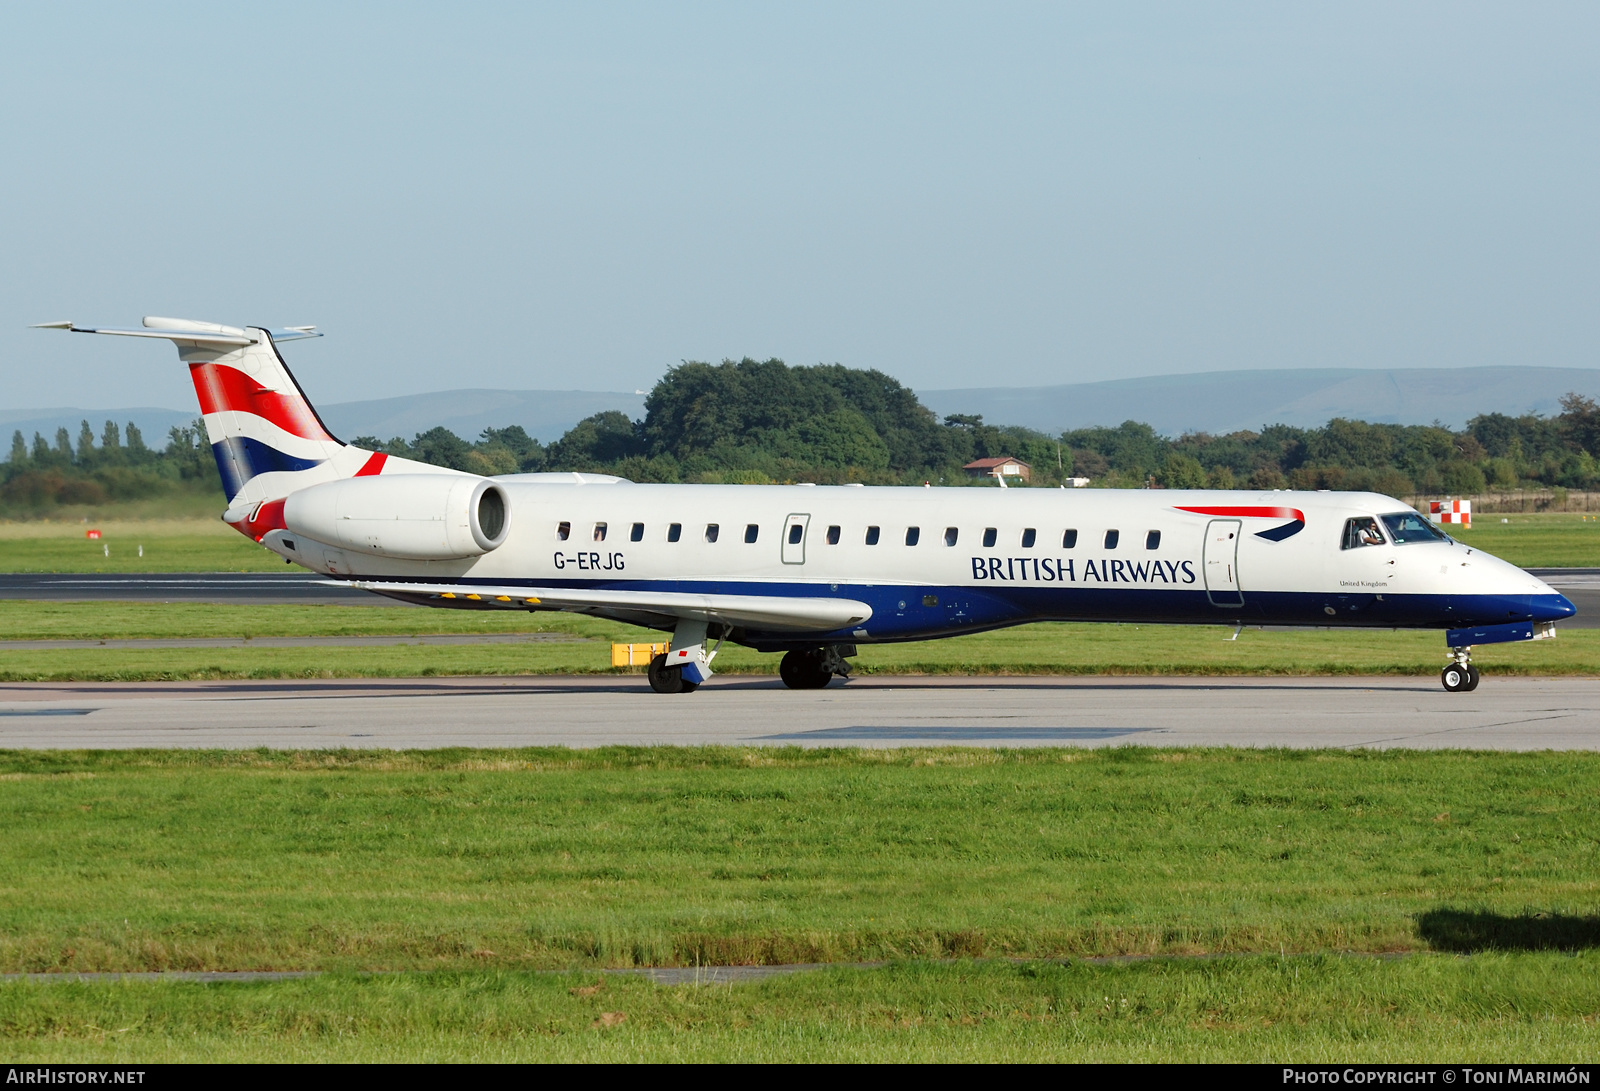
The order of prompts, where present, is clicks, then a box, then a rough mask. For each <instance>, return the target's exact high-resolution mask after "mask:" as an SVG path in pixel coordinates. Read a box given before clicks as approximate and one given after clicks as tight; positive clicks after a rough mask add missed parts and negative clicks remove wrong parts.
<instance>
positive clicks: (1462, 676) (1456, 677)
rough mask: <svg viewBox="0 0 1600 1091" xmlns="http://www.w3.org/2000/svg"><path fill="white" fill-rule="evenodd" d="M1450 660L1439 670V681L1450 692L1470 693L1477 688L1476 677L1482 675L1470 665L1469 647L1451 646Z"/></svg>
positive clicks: (1470, 651) (1470, 653) (1470, 654)
mask: <svg viewBox="0 0 1600 1091" xmlns="http://www.w3.org/2000/svg"><path fill="white" fill-rule="evenodd" d="M1450 658H1451V661H1450V662H1449V663H1447V664H1446V665H1445V668H1444V670H1442V671H1440V672H1439V681H1440V682H1442V683H1444V688H1445V689H1446V690H1448V691H1449V692H1451V693H1471V692H1472V691H1473V690H1475V689H1477V688H1478V679H1479V678H1480V677H1482V676H1481V675H1480V674H1479V673H1478V668H1477V667H1474V666H1473V665H1472V649H1471V648H1451V649H1450Z"/></svg>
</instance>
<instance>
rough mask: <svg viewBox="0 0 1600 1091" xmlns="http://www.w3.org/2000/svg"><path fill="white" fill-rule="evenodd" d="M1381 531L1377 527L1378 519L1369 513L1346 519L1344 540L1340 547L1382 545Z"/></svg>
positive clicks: (1352, 547)
mask: <svg viewBox="0 0 1600 1091" xmlns="http://www.w3.org/2000/svg"><path fill="white" fill-rule="evenodd" d="M1384 544H1385V541H1384V537H1383V531H1381V530H1379V529H1378V521H1377V520H1376V519H1374V518H1373V517H1372V516H1370V515H1364V516H1360V517H1358V518H1355V519H1350V520H1348V521H1346V523H1345V525H1344V542H1343V543H1342V545H1341V547H1340V548H1342V549H1360V548H1361V547H1362V546H1381V545H1384Z"/></svg>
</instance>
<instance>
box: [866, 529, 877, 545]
mask: <svg viewBox="0 0 1600 1091" xmlns="http://www.w3.org/2000/svg"><path fill="white" fill-rule="evenodd" d="M867 544H868V545H877V544H878V528H877V527H868V528H867Z"/></svg>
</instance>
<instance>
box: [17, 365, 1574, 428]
mask: <svg viewBox="0 0 1600 1091" xmlns="http://www.w3.org/2000/svg"><path fill="white" fill-rule="evenodd" d="M1569 390H1575V391H1577V392H1578V393H1580V394H1586V395H1588V396H1590V397H1592V398H1596V399H1600V369H1589V368H1556V367H1477V368H1393V369H1388V370H1363V369H1360V368H1313V369H1305V370H1295V369H1290V368H1284V369H1279V370H1266V371H1208V372H1201V373H1199V374H1195V375H1156V376H1149V377H1146V378H1141V379H1113V380H1110V381H1107V382H1099V383H1071V384H1066V385H1062V386H1034V387H971V388H967V389H961V390H923V391H919V392H918V397H919V398H920V399H921V401H922V403H923V404H924V405H926V406H928V407H929V408H930V409H932V410H933V411H934V412H936V413H938V414H939V415H941V416H943V415H945V414H948V413H981V414H982V415H983V418H984V420H986V421H988V422H989V423H991V424H1019V425H1023V426H1025V427H1028V428H1036V429H1038V430H1039V431H1041V432H1046V433H1051V434H1054V433H1057V432H1062V431H1065V430H1067V429H1069V428H1082V427H1086V426H1088V425H1095V424H1111V425H1114V424H1121V423H1122V422H1123V421H1125V420H1136V421H1143V422H1145V423H1147V424H1149V425H1151V426H1153V427H1154V428H1155V429H1156V431H1158V432H1162V433H1164V434H1167V435H1173V436H1176V435H1180V434H1182V433H1184V432H1232V431H1237V430H1239V429H1245V428H1248V429H1259V428H1260V427H1262V426H1263V425H1266V424H1294V425H1300V426H1303V427H1315V426H1318V425H1322V424H1326V423H1327V422H1328V420H1329V419H1330V418H1333V417H1352V418H1356V419H1359V420H1366V421H1373V422H1379V423H1390V424H1430V423H1432V422H1433V421H1435V420H1437V421H1440V422H1442V423H1444V424H1446V425H1449V426H1451V427H1452V428H1460V427H1461V426H1462V425H1464V424H1466V422H1467V421H1468V420H1469V419H1471V418H1472V417H1475V416H1477V415H1478V414H1480V413H1491V412H1501V413H1509V414H1512V415H1519V414H1522V413H1544V414H1548V415H1554V414H1555V413H1557V412H1558V411H1559V408H1560V407H1559V405H1558V404H1557V401H1558V399H1559V398H1560V397H1561V395H1563V394H1565V393H1567V392H1568V391H1569ZM318 409H319V410H320V411H321V413H322V418H323V420H324V421H326V422H327V425H328V427H329V428H330V429H332V431H333V434H334V435H336V436H338V437H339V438H340V439H344V440H349V439H354V438H355V437H356V436H377V437H378V438H379V439H383V440H387V439H391V438H393V437H395V436H402V437H405V438H407V439H409V438H411V437H412V436H414V435H416V434H417V433H418V432H422V431H425V430H427V429H429V428H433V427H435V426H436V425H441V424H442V425H444V426H445V427H446V428H449V429H450V430H451V431H452V432H454V433H456V435H458V436H461V437H462V438H463V439H467V440H473V439H476V438H477V437H478V435H479V434H480V433H481V432H482V431H483V430H484V429H485V428H503V427H505V426H507V425H511V424H520V425H522V426H523V427H524V428H526V429H527V430H528V434H529V435H531V436H533V437H535V438H536V439H539V440H542V441H544V442H545V443H549V442H551V441H552V440H555V439H558V438H560V437H561V435H562V434H563V433H565V432H566V431H567V429H569V428H571V427H572V426H573V425H574V424H576V423H577V422H578V421H580V420H582V419H583V418H584V417H587V416H591V415H593V414H595V413H599V412H602V411H604V410H607V409H617V410H621V411H622V412H624V413H626V414H628V416H629V417H632V418H634V419H638V418H641V417H643V416H644V395H643V394H626V393H619V392H609V393H608V392H600V391H592V390H443V391H439V392H437V393H433V394H411V395H407V396H404V397H398V398H380V399H377V400H374V401H362V402H339V403H334V404H331V405H324V406H319V407H318ZM198 413H199V411H198V409H156V408H149V407H143V408H136V409H14V410H10V411H0V429H3V430H4V431H5V432H7V433H9V431H10V430H11V429H13V428H20V429H22V432H23V435H24V436H25V437H27V438H28V440H29V441H30V442H31V441H32V438H33V433H34V432H36V431H37V432H41V433H43V434H44V436H45V438H46V439H50V438H53V437H54V435H55V430H56V429H57V428H60V427H65V428H66V429H67V431H68V432H70V433H71V435H72V437H73V439H74V441H76V439H77V435H78V422H79V421H81V420H84V419H87V420H88V421H89V424H90V425H91V426H92V427H93V428H94V430H95V434H96V435H99V433H100V429H101V427H102V425H103V424H104V422H105V421H106V420H107V419H110V420H114V421H116V422H117V423H118V425H123V424H125V423H126V422H127V421H129V420H132V421H134V422H135V423H136V424H138V426H139V427H140V429H142V430H143V432H144V434H145V440H146V442H147V443H150V444H151V445H152V446H157V447H159V446H161V445H162V444H163V443H165V441H166V434H167V429H168V428H170V427H171V426H172V425H174V424H187V423H188V422H189V421H190V420H193V419H194V417H196V416H197V415H198Z"/></svg>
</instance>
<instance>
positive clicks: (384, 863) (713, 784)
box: [0, 747, 1600, 972]
mask: <svg viewBox="0 0 1600 1091" xmlns="http://www.w3.org/2000/svg"><path fill="white" fill-rule="evenodd" d="M1597 773H1600V755H1595V754H1583V753H1559V754H1552V753H1546V754H1506V753H1462V752H1415V753H1412V752H1402V751H1394V752H1384V753H1377V752H1371V753H1368V752H1356V753H1344V752H1304V751H1295V752H1274V751H1229V750H1215V751H1206V750H1194V751H1161V750H1144V749H1132V748H1129V749H1111V750H1098V751H1084V750H1027V751H992V750H962V749H927V750H910V751H891V752H884V751H865V750H862V751H857V750H833V751H802V750H798V749H790V750H766V749H762V750H744V749H740V748H716V747H707V748H685V749H682V750H679V749H673V748H663V749H644V748H638V749H636V748H606V749H599V750H594V751H568V750H562V749H544V750H515V751H471V750H456V751H426V752H383V751H378V752H370V751H364V752H353V751H335V752H308V753H290V752H273V751H256V752H244V753H239V752H227V753H209V752H199V753H195V752H164V751H143V752H128V753H117V752H106V751H99V752H92V753H89V752H74V753H50V752H26V753H24V752H5V753H3V754H0V778H3V779H0V786H3V789H4V790H3V792H0V835H3V836H0V969H4V970H7V971H13V972H15V971H44V970H157V969H191V970H229V969H261V970H266V969H283V970H288V969H334V970H339V969H344V970H353V969H369V970H378V969H399V968H420V969H430V968H446V967H454V968H465V967H482V966H495V967H509V968H529V969H532V968H559V967H566V966H582V965H592V966H601V965H694V964H695V963H697V962H698V963H702V964H705V963H714V964H737V963H775V962H835V961H870V960H877V959H885V958H942V957H952V956H955V957H976V956H1008V957H1017V956H1021V957H1062V956H1082V955H1112V954H1124V953H1162V952H1171V953H1204V952H1212V953H1229V952H1251V951H1287V952H1295V951H1316V950H1330V949H1331V950H1358V951H1410V950H1428V949H1444V950H1463V949H1467V950H1471V949H1482V948H1487V947H1500V948H1509V949H1516V948H1519V947H1522V948H1527V947H1573V948H1581V947H1584V946H1590V945H1593V944H1594V943H1595V942H1597V938H1600V918H1597V917H1596V908H1597V904H1600V867H1597V865H1600V815H1597V813H1596V812H1595V810H1594V808H1593V806H1592V796H1593V785H1594V783H1595V778H1596V774H1597ZM1496 936H1498V937H1500V938H1499V939H1497V940H1492V937H1496ZM1473 937H1478V938H1476V939H1474V938H1473ZM1484 937H1491V938H1484ZM1517 937H1521V938H1517Z"/></svg>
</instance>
